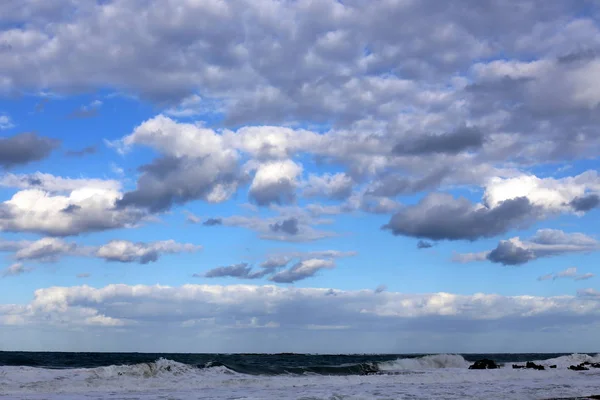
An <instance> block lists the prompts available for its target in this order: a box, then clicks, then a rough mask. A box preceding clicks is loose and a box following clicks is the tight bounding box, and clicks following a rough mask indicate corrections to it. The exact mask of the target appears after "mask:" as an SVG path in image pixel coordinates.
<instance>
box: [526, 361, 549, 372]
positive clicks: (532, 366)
mask: <svg viewBox="0 0 600 400" xmlns="http://www.w3.org/2000/svg"><path fill="white" fill-rule="evenodd" d="M525 368H527V369H537V370H538V371H543V370H545V369H546V368H544V366H543V365H538V364H536V363H534V362H531V361H527V364H525Z"/></svg>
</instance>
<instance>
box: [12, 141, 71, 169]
mask: <svg viewBox="0 0 600 400" xmlns="http://www.w3.org/2000/svg"><path fill="white" fill-rule="evenodd" d="M59 145H60V141H59V140H57V139H51V138H48V137H44V136H39V135H38V134H37V133H35V132H27V133H19V134H16V135H14V136H10V137H3V138H0V166H1V167H3V168H5V169H9V168H12V167H15V166H17V165H24V164H28V163H31V162H33V161H40V160H42V159H44V158H46V157H48V156H49V155H50V153H51V152H52V151H53V150H54V149H56V148H57V147H58V146H59Z"/></svg>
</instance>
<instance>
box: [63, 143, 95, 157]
mask: <svg viewBox="0 0 600 400" xmlns="http://www.w3.org/2000/svg"><path fill="white" fill-rule="evenodd" d="M97 151H98V147H97V146H87V147H84V148H83V149H81V150H67V151H66V152H65V155H66V156H68V157H83V156H87V155H91V154H95V153H96V152H97Z"/></svg>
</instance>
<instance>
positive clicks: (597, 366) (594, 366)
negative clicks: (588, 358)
mask: <svg viewBox="0 0 600 400" xmlns="http://www.w3.org/2000/svg"><path fill="white" fill-rule="evenodd" d="M590 367H592V368H600V363H591V364H590Z"/></svg>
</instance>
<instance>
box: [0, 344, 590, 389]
mask: <svg viewBox="0 0 600 400" xmlns="http://www.w3.org/2000/svg"><path fill="white" fill-rule="evenodd" d="M482 358H488V359H492V360H494V361H496V362H497V363H500V364H504V366H503V367H502V368H500V369H496V370H469V369H468V367H469V365H471V364H472V362H473V361H476V360H479V359H482ZM526 361H534V362H536V363H538V364H542V365H545V366H546V367H549V366H550V365H556V366H557V368H555V369H549V368H547V369H546V370H544V371H537V370H525V369H513V368H512V364H513V363H520V364H523V363H525V362H526ZM584 361H589V362H600V355H598V354H463V355H459V354H433V355H402V354H385V355H306V354H287V353H284V354H147V353H52V352H0V399H12V400H23V399H31V400H34V399H35V400H41V399H48V400H54V399H65V400H74V399H90V400H91V399H98V400H99V399H103V400H104V399H123V400H125V399H126V400H159V399H161V400H179V399H237V400H242V399H261V400H270V399H297V400H325V399H326V400H342V399H344V400H353V399H380V400H391V399H488V398H491V399H556V398H577V397H579V398H585V396H590V395H598V394H600V369H590V370H589V371H571V370H569V369H568V367H569V366H570V365H574V364H579V363H582V362H584Z"/></svg>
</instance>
